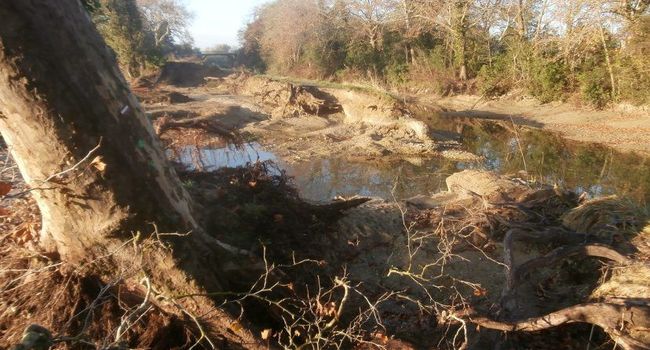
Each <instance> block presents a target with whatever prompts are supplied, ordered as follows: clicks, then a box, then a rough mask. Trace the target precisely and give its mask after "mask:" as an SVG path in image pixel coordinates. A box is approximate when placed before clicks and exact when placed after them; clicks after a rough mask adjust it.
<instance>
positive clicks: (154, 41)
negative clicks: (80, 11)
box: [82, 0, 196, 78]
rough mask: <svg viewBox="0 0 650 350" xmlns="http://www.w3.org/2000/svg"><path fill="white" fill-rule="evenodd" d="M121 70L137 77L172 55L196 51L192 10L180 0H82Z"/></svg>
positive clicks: (182, 54)
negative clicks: (190, 31) (193, 37)
mask: <svg viewBox="0 0 650 350" xmlns="http://www.w3.org/2000/svg"><path fill="white" fill-rule="evenodd" d="M82 1H83V3H84V5H85V7H86V9H87V10H88V12H89V14H90V16H91V18H92V20H93V22H94V23H95V25H96V26H97V29H98V30H99V32H100V33H101V34H102V36H103V37H104V39H105V40H106V43H107V44H108V45H109V46H110V47H111V48H112V49H113V50H114V51H115V53H116V55H117V59H118V62H119V64H120V67H121V69H122V71H123V72H124V73H125V74H126V75H127V76H129V77H130V78H135V77H138V76H140V75H142V74H144V73H145V72H147V71H148V70H151V69H155V68H156V67H159V66H160V65H161V64H162V63H164V61H165V59H166V58H167V57H169V56H185V55H191V54H195V53H196V49H194V48H193V47H192V37H191V36H190V34H189V32H188V26H189V21H190V19H191V14H190V13H189V12H188V11H187V9H186V8H185V7H184V5H183V3H181V2H180V1H179V0H82Z"/></svg>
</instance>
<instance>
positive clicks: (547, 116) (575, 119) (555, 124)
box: [422, 95, 650, 155]
mask: <svg viewBox="0 0 650 350" xmlns="http://www.w3.org/2000/svg"><path fill="white" fill-rule="evenodd" d="M422 100H424V101H426V102H429V103H435V104H437V105H440V106H442V107H444V108H446V109H448V110H449V112H447V113H449V114H452V115H462V116H474V117H481V118H487V119H503V120H510V118H512V119H513V120H514V121H515V122H516V123H519V124H524V125H528V126H532V127H537V128H542V129H546V130H550V131H555V132H559V133H561V134H562V135H563V136H565V137H567V138H569V139H572V140H576V141H585V142H595V143H602V144H605V145H607V146H610V147H612V148H615V149H617V150H619V151H625V152H637V153H641V154H645V155H650V110H649V109H647V108H645V109H644V108H637V107H632V106H622V105H620V106H615V107H614V108H612V109H608V110H602V111H599V110H590V109H587V108H578V107H576V106H574V105H571V104H568V103H559V102H558V103H548V104H542V103H540V102H539V101H536V100H534V99H532V98H514V97H504V98H502V99H498V100H485V99H481V98H480V97H479V96H470V95H459V96H452V97H445V98H433V97H429V98H423V99H422Z"/></svg>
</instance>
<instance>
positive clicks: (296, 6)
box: [85, 0, 650, 108]
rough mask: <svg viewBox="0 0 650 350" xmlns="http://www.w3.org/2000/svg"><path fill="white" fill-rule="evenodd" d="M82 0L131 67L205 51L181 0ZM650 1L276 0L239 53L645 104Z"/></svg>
mask: <svg viewBox="0 0 650 350" xmlns="http://www.w3.org/2000/svg"><path fill="white" fill-rule="evenodd" d="M85 1H86V6H87V8H88V9H89V11H90V12H91V14H92V17H93V21H94V22H95V24H96V25H97V27H98V29H99V30H100V32H101V33H102V35H103V36H104V37H105V39H106V41H107V43H108V44H109V45H110V46H111V47H112V48H113V49H114V50H115V52H116V53H117V56H118V59H119V61H120V64H121V66H122V68H123V70H124V71H125V72H126V73H127V75H130V76H131V77H137V76H139V75H140V74H142V73H143V72H146V71H147V70H148V69H151V68H154V67H156V66H159V65H160V64H162V63H163V61H164V60H165V57H169V56H170V55H171V56H183V55H188V54H192V53H195V52H197V49H193V48H192V41H191V37H190V36H189V34H188V32H187V26H188V23H189V22H190V20H191V14H190V13H189V12H188V11H187V10H186V9H185V8H184V6H183V3H182V2H180V1H178V0H85ZM649 8H650V0H576V1H568V2H567V1H557V0H453V1H442V0H275V1H271V2H269V3H267V4H265V5H263V6H261V7H259V8H258V9H257V10H256V12H255V13H254V14H253V17H252V18H251V21H250V23H249V24H248V25H247V27H246V28H244V29H242V31H241V33H240V34H241V44H242V48H241V49H240V51H239V52H240V59H241V63H242V64H244V65H246V66H248V67H249V68H252V69H255V70H257V71H261V72H268V73H271V74H281V75H291V76H296V77H302V78H313V79H332V80H337V81H361V82H370V83H373V84H375V85H378V86H381V87H384V88H393V89H399V90H406V91H410V92H432V93H436V94H441V95H449V94H456V93H474V94H478V95H484V96H486V97H495V96H500V95H503V94H507V93H509V92H512V91H519V92H522V91H523V92H524V93H527V94H529V95H532V96H535V97H537V98H538V99H539V100H541V101H542V102H550V101H570V102H575V103H578V104H584V105H591V106H594V107H598V108H602V107H605V106H607V105H611V104H612V103H618V102H627V103H632V104H635V105H643V104H648V103H650V92H648V90H647V89H641V88H639V87H641V86H648V85H649V84H650V68H649V67H650V58H649V57H650V54H649V52H650V14H649ZM215 44H216V43H215ZM215 47H217V46H215Z"/></svg>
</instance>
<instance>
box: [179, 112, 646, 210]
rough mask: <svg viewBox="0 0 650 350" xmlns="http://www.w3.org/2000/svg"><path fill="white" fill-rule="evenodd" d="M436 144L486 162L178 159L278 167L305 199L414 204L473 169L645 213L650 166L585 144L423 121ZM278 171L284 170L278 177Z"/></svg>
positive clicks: (234, 153) (250, 154)
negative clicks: (459, 146) (442, 141)
mask: <svg viewBox="0 0 650 350" xmlns="http://www.w3.org/2000/svg"><path fill="white" fill-rule="evenodd" d="M423 119H425V120H427V121H428V123H429V126H430V127H431V128H432V129H433V130H434V136H435V137H436V138H447V139H456V140H459V141H461V142H462V143H463V145H464V147H465V149H467V150H468V151H470V152H473V153H475V154H478V155H480V156H482V157H483V161H480V162H477V163H467V162H457V161H452V160H448V159H443V158H428V159H419V158H408V159H402V160H399V161H394V160H393V161H391V162H383V161H381V160H379V161H373V162H354V161H350V160H347V159H345V158H338V157H335V158H331V159H312V160H309V161H305V162H300V163H286V162H284V161H283V160H282V159H280V158H279V157H277V156H276V155H275V154H273V153H272V152H269V151H267V150H265V149H264V147H263V146H262V145H260V144H258V143H251V144H247V145H245V146H244V147H240V148H234V147H228V148H220V149H201V150H198V149H196V148H193V147H188V148H185V149H183V150H182V151H181V154H180V155H179V156H178V157H177V159H180V161H181V162H183V163H184V164H186V165H187V166H188V167H190V168H193V169H196V168H201V169H205V170H208V171H210V170H215V169H217V168H220V167H237V166H243V165H245V164H246V163H254V162H256V161H268V160H270V161H274V162H276V163H277V164H278V167H279V169H283V170H284V171H286V173H287V174H288V175H290V176H292V177H293V178H294V183H295V185H296V187H297V188H298V189H299V191H300V193H301V195H302V197H303V198H305V199H307V200H311V201H328V200H330V199H332V198H334V197H336V196H352V195H361V196H374V197H381V198H384V199H393V197H395V198H397V199H403V198H408V197H411V196H415V195H418V194H431V193H435V192H438V191H440V190H444V189H446V185H445V178H446V177H447V176H449V175H450V174H452V173H454V172H457V171H460V170H463V169H468V168H478V169H487V170H494V171H497V172H499V173H503V174H517V173H519V174H521V171H526V173H527V177H528V178H529V179H532V180H534V181H537V182H539V183H545V184H555V185H558V186H560V187H563V188H568V189H572V190H575V191H577V192H579V193H583V192H586V193H587V194H588V195H590V196H603V195H610V194H618V195H621V196H624V197H628V198H630V199H632V200H634V201H636V202H639V203H641V204H644V205H647V203H648V200H649V199H650V160H648V159H647V158H643V157H641V156H637V155H634V154H622V153H619V152H617V151H614V150H612V149H610V148H607V147H605V146H601V145H596V144H588V143H580V142H574V141H569V140H566V139H563V138H562V137H560V136H558V135H556V134H553V133H549V132H545V131H541V130H538V129H526V128H514V127H512V125H508V124H507V123H501V122H491V121H479V120H477V119H471V118H458V117H442V116H433V117H431V116H429V117H427V118H423ZM278 171H279V170H278Z"/></svg>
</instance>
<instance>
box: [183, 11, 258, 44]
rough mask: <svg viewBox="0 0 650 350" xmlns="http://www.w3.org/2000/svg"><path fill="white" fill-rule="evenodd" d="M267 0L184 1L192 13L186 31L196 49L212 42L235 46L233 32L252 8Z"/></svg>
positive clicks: (236, 42) (238, 27)
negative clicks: (189, 34) (190, 35)
mask: <svg viewBox="0 0 650 350" xmlns="http://www.w3.org/2000/svg"><path fill="white" fill-rule="evenodd" d="M268 1H269V0H185V3H186V4H187V7H188V9H189V10H190V11H191V12H192V13H193V14H194V20H193V22H192V26H191V27H190V32H191V33H192V36H193V37H194V45H195V46H198V47H199V48H207V47H212V46H214V45H216V44H228V45H231V46H237V45H238V39H237V32H238V31H239V30H240V29H241V28H242V27H243V26H244V25H245V24H246V23H247V22H248V20H249V19H250V17H251V14H252V13H253V10H254V9H255V8H256V7H257V6H259V5H261V4H263V3H265V2H268Z"/></svg>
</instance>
